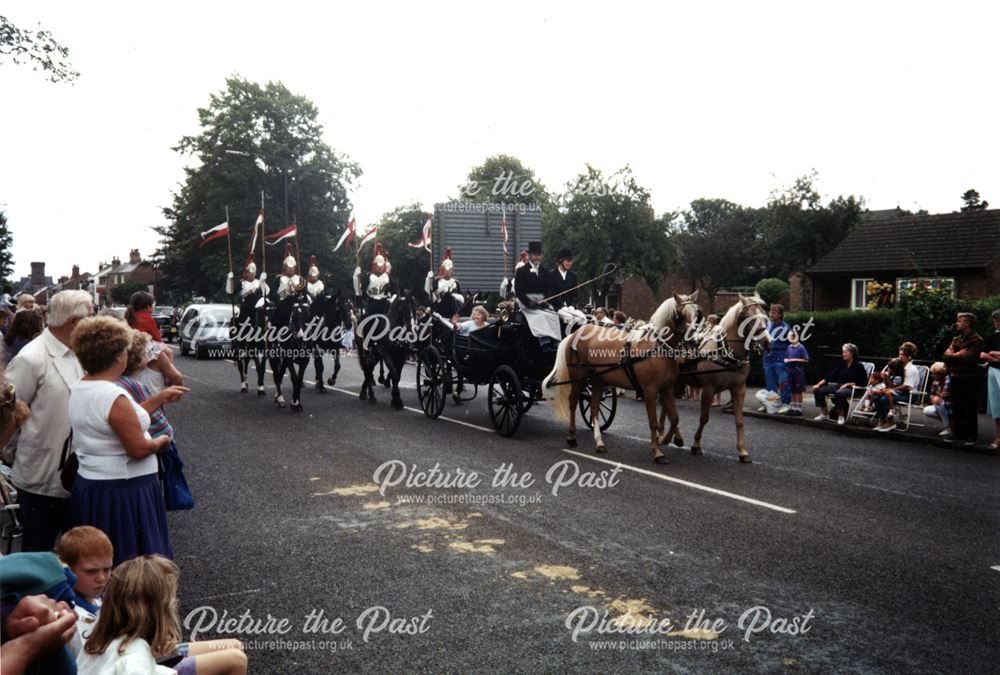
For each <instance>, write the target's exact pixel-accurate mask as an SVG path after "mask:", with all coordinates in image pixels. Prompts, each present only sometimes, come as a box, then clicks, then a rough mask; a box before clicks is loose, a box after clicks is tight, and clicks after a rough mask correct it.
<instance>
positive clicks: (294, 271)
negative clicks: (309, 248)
mask: <svg viewBox="0 0 1000 675" xmlns="http://www.w3.org/2000/svg"><path fill="white" fill-rule="evenodd" d="M305 285H306V281H305V279H303V278H302V276H301V275H300V274H299V263H298V261H296V260H295V254H294V253H293V252H292V245H291V244H286V245H285V259H284V260H282V261H281V276H279V277H278V299H279V300H284V299H285V298H287V297H288V296H289V295H292V294H293V293H298V292H299V291H301V290H302V289H303V288H305Z"/></svg>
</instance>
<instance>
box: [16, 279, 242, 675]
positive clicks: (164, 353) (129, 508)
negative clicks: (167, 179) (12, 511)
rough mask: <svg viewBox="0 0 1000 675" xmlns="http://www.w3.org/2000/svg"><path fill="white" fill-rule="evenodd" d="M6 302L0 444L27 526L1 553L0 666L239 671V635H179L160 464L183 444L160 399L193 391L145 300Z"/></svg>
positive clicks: (74, 297)
mask: <svg viewBox="0 0 1000 675" xmlns="http://www.w3.org/2000/svg"><path fill="white" fill-rule="evenodd" d="M4 302H5V303H6V305H5V306H4V307H3V308H0V312H3V314H4V316H3V319H4V321H3V328H4V335H3V340H2V346H3V348H4V350H3V351H4V355H3V357H2V359H0V362H2V363H3V364H5V366H6V369H5V372H4V371H2V370H0V376H2V380H3V383H4V388H3V392H2V395H3V397H4V400H3V402H2V403H3V405H2V406H0V408H2V409H3V410H4V411H5V412H4V414H3V415H2V416H0V427H2V428H0V448H2V449H3V453H2V454H3V460H4V463H5V464H8V465H10V466H11V468H10V480H11V482H12V483H13V485H14V487H15V488H16V489H17V494H18V501H19V504H20V507H19V510H20V518H19V520H20V523H21V525H22V528H23V531H22V537H21V552H20V553H15V554H12V555H8V556H4V557H2V558H0V579H2V596H3V597H2V603H3V611H2V628H3V644H2V646H0V650H2V662H3V666H2V668H3V673H4V675H7V673H20V672H29V671H31V672H43V673H72V672H81V673H103V672H130V673H131V672H153V671H154V668H157V667H159V668H161V669H162V668H163V667H164V666H169V667H170V668H171V669H172V671H176V672H178V673H181V674H182V675H191V674H193V673H195V672H197V673H199V674H200V675H204V674H205V673H209V674H211V673H245V672H246V656H245V655H244V653H243V651H242V647H241V645H240V644H239V642H238V641H235V640H227V641H218V642H211V643H190V644H182V643H181V642H180V637H181V635H180V624H179V619H178V616H177V612H178V610H177V601H176V590H177V577H178V570H177V567H176V566H175V565H174V564H173V563H172V562H171V561H170V558H171V557H172V550H171V546H170V537H169V532H168V527H167V517H166V504H165V501H164V493H163V489H164V488H163V485H162V483H161V468H160V465H159V462H158V461H157V460H158V455H159V454H160V453H164V452H172V453H176V452H177V447H176V444H175V442H174V434H173V428H172V426H171V425H170V422H169V421H168V420H167V417H166V414H165V409H164V406H165V405H166V404H168V403H174V402H176V401H179V400H180V399H181V398H182V397H183V396H184V394H186V393H187V392H188V391H189V390H188V389H187V388H186V387H184V386H183V383H184V378H183V375H182V374H181V373H180V372H179V371H178V370H177V369H176V367H175V366H174V363H173V353H172V351H171V350H170V349H167V348H165V346H164V345H163V344H162V340H161V336H160V335H159V332H158V330H157V329H156V322H155V321H153V320H152V317H150V316H149V309H150V307H151V306H152V296H150V295H149V294H148V293H137V294H135V295H133V297H132V299H131V301H130V306H129V309H128V311H127V312H126V318H127V320H124V319H121V318H118V317H117V316H114V315H110V316H109V315H101V316H94V306H93V304H92V299H91V297H90V295H89V293H87V292H86V291H61V292H59V293H56V294H55V295H54V296H52V298H51V299H50V301H49V304H48V306H46V307H39V306H36V305H35V303H34V299H33V298H32V297H31V296H21V297H20V298H18V300H17V305H16V308H12V307H11V305H12V304H13V303H12V302H11V301H10V300H9V299H5V300H4ZM53 551H54V552H55V553H53ZM57 556H58V557H57ZM157 663H159V664H160V666H157Z"/></svg>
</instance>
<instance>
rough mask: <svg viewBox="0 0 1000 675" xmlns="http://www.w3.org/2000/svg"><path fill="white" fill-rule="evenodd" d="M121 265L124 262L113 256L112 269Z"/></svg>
mask: <svg viewBox="0 0 1000 675" xmlns="http://www.w3.org/2000/svg"><path fill="white" fill-rule="evenodd" d="M121 264H122V261H121V260H119V259H118V256H112V258H111V266H112V267H118V266H119V265H121Z"/></svg>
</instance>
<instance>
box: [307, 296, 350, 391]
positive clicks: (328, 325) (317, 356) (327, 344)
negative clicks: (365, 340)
mask: <svg viewBox="0 0 1000 675" xmlns="http://www.w3.org/2000/svg"><path fill="white" fill-rule="evenodd" d="M350 327H351V304H350V303H349V302H348V301H347V300H345V299H343V298H342V297H341V295H340V292H339V291H338V292H337V294H336V295H319V296H316V297H315V298H313V302H312V318H311V320H310V330H309V333H310V335H311V336H312V337H313V338H314V340H315V344H314V346H315V351H314V355H313V367H314V368H315V369H316V390H317V391H318V392H320V393H321V394H323V393H326V387H325V386H324V385H323V354H325V353H326V352H330V353H331V354H332V355H333V374H332V375H330V377H329V378H328V379H327V380H326V384H328V385H330V386H331V387H332V386H333V385H335V384H337V374H338V373H339V372H340V350H341V349H343V346H344V344H343V341H344V333H346V331H347V330H348V329H349V328H350Z"/></svg>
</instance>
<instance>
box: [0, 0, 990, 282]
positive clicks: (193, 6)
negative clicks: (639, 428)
mask: <svg viewBox="0 0 1000 675" xmlns="http://www.w3.org/2000/svg"><path fill="white" fill-rule="evenodd" d="M658 4H662V5H664V6H663V7H660V6H658ZM997 7H998V6H997V4H996V3H982V4H981V5H975V4H968V5H965V4H962V3H948V4H942V3H940V2H935V3H913V2H906V3H902V2H900V3H874V2H866V3H850V2H826V3H803V2H781V3H778V2H768V3H763V2H759V3H748V2H727V3H694V2H685V3H676V4H675V6H673V7H667V6H666V3H634V4H633V3H623V2H616V3H611V2H601V3H593V4H586V3H580V2H573V3H547V2H541V1H538V0H535V1H533V2H517V1H505V2H493V3H474V2H455V3H433V2H422V3H417V2H408V3H402V2H400V3H378V2H352V3H332V2H330V3H323V2H316V1H315V0H313V1H312V2H296V1H289V0H286V1H284V2H279V3H274V2H269V3H259V2H252V1H251V2H247V1H244V2H238V3H237V2H205V1H202V2H172V3H162V4H157V3H140V2H128V3H125V2H122V3H118V2H113V3H112V2H79V1H78V0H77V1H72V2H49V1H46V0H31V1H30V2H27V1H22V0H13V1H11V0H8V1H7V2H5V3H4V6H3V9H0V12H3V13H4V15H5V16H7V17H8V18H9V19H10V20H11V21H12V22H14V23H15V24H17V25H19V26H20V27H22V28H32V29H33V28H36V27H37V26H36V24H38V23H41V24H42V26H44V27H45V28H46V29H48V30H50V31H51V32H52V33H53V34H54V36H55V37H56V39H57V40H59V41H60V42H61V43H62V44H64V45H65V46H67V47H69V49H70V60H71V61H72V64H73V66H74V67H75V68H76V69H77V70H78V71H80V73H81V76H80V78H79V80H77V81H76V82H75V83H74V84H72V85H67V84H53V83H51V82H48V81H47V80H46V79H45V77H44V75H43V74H42V73H40V72H32V70H31V69H30V68H28V67H26V66H14V65H12V64H10V63H5V64H3V65H0V92H2V93H0V96H2V99H3V103H2V105H0V209H2V210H4V211H6V213H7V216H8V220H9V224H10V226H11V228H12V231H13V234H14V256H15V262H16V266H15V275H16V276H22V275H27V274H28V273H29V263H30V262H31V261H33V260H43V261H45V262H46V263H47V268H46V271H47V273H48V274H50V275H51V276H53V277H58V276H59V275H62V274H68V273H69V271H70V267H71V266H72V265H73V264H74V263H78V264H79V265H80V266H81V268H82V270H83V271H90V272H94V271H96V268H97V263H98V262H100V261H102V260H110V259H111V257H112V256H113V255H118V256H120V257H122V258H125V257H127V256H128V251H129V249H131V248H139V249H140V251H141V252H142V254H143V255H144V256H145V255H149V254H150V253H152V251H153V250H154V249H155V248H156V236H155V234H154V233H153V232H152V231H151V230H150V227H151V226H153V225H157V224H160V223H162V222H163V219H162V216H161V213H160V209H161V207H163V206H166V205H169V204H170V202H171V193H172V192H173V191H174V190H176V189H177V186H178V183H179V181H180V180H182V178H183V174H182V167H183V166H184V165H185V163H186V162H187V161H188V159H187V158H184V157H181V156H179V155H178V154H177V153H175V152H173V151H172V150H171V146H173V145H175V144H176V143H177V141H178V140H179V139H180V138H181V136H183V135H185V134H191V133H195V132H197V131H198V126H197V114H196V109H197V108H198V107H199V106H204V105H206V104H207V103H208V97H209V94H210V93H213V92H218V91H220V90H221V89H222V88H223V87H224V85H225V78H226V77H227V76H229V75H232V74H239V75H241V76H243V77H245V78H247V79H250V80H254V81H257V82H261V83H264V82H267V81H268V80H280V81H282V82H283V83H284V84H285V85H286V86H287V87H288V88H289V89H290V90H291V91H293V92H294V93H297V94H301V95H304V96H306V97H308V98H310V99H311V100H312V101H313V102H314V103H316V105H317V106H318V108H319V111H320V119H321V121H322V122H323V123H324V125H325V129H326V131H325V140H326V142H327V143H328V144H329V145H330V146H332V147H333V148H335V149H336V150H338V151H340V152H344V153H346V154H347V155H349V156H350V157H351V158H352V159H353V160H355V161H356V162H358V163H359V164H360V165H361V168H362V170H363V171H364V176H363V177H362V179H361V183H360V185H359V186H358V187H357V189H356V190H355V191H354V192H353V193H352V194H351V199H352V201H353V203H354V210H355V214H356V217H357V219H358V222H359V224H367V223H371V222H374V221H376V220H377V219H378V218H379V217H380V216H381V215H382V214H383V213H384V212H386V211H389V210H391V209H393V208H394V207H396V206H398V205H401V204H406V203H410V202H413V201H416V202H420V203H423V204H424V205H425V206H426V207H427V208H431V207H432V205H433V204H434V203H435V202H439V201H442V200H444V199H445V198H446V197H448V196H449V195H450V196H454V195H455V194H457V189H456V186H457V185H458V183H460V182H462V181H463V179H464V178H465V176H466V174H467V173H468V171H469V169H470V168H471V167H472V166H474V165H476V164H479V163H481V162H482V161H483V160H484V159H485V158H486V157H487V156H490V155H494V154H498V153H506V154H510V155H514V156H516V157H518V158H519V159H521V160H522V161H523V162H524V163H525V164H526V165H527V166H529V167H531V168H532V169H533V170H534V171H535V172H536V174H537V175H538V178H539V179H540V180H541V181H542V182H543V183H544V184H545V185H546V186H547V187H548V188H549V189H550V190H557V191H558V190H560V189H561V188H562V187H563V186H564V185H565V183H566V182H567V181H569V180H570V179H572V178H573V177H574V176H575V175H576V174H577V173H579V172H580V171H582V170H583V169H584V166H585V164H586V163H590V164H592V165H593V166H595V167H597V168H600V169H602V170H604V171H606V172H608V173H611V172H613V171H615V170H616V169H618V168H620V167H622V166H623V165H625V164H630V165H631V166H632V169H633V171H634V172H635V174H636V177H637V178H638V180H639V182H640V183H641V184H642V185H644V186H646V187H647V188H648V189H650V190H651V192H652V196H653V205H654V206H655V208H656V211H657V213H662V212H664V211H670V210H675V209H680V208H683V207H684V206H686V205H687V204H688V203H689V202H690V201H691V200H692V199H696V198H699V197H724V198H726V199H729V200H732V201H735V202H738V203H741V204H744V205H749V206H759V205H762V204H763V203H764V202H765V201H766V200H767V197H768V195H769V194H770V192H771V191H772V190H774V189H775V188H778V187H781V186H784V185H789V184H791V183H792V181H793V180H794V179H795V177H796V176H798V175H801V174H803V173H806V172H808V171H810V170H811V169H813V168H815V169H816V170H817V171H818V172H819V180H818V184H817V185H818V187H819V189H820V191H821V192H822V193H823V194H824V195H825V196H827V197H831V196H836V195H838V194H856V195H860V196H863V197H865V198H866V199H867V203H868V206H869V208H872V209H881V208H892V207H895V206H897V205H898V206H901V207H903V208H907V209H918V208H925V209H928V210H929V211H930V212H932V213H937V212H949V211H954V210H956V209H958V208H959V207H960V206H961V200H960V195H961V194H962V193H963V192H964V191H965V190H966V189H968V188H970V187H975V188H977V189H978V190H979V192H980V193H981V194H982V195H983V197H984V198H986V199H988V200H990V201H992V202H994V203H995V205H997V206H1000V140H998V122H997V120H998V119H1000V110H998V105H997V104H998V96H997V93H998V92H997V87H998V82H1000V79H998V65H1000V59H998V56H1000V54H998V51H1000V47H998V45H1000V42H998V39H997V35H998V30H1000V21H998V19H1000V10H998V8H997ZM247 199H251V200H252V199H255V197H254V196H253V195H248V196H247ZM223 206H224V205H223ZM215 224H217V223H215V222H212V223H205V226H206V228H207V227H210V226H212V225H215ZM234 225H235V226H246V227H247V228H249V226H250V225H251V223H245V224H239V223H234ZM301 225H302V226H303V227H308V223H301Z"/></svg>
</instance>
